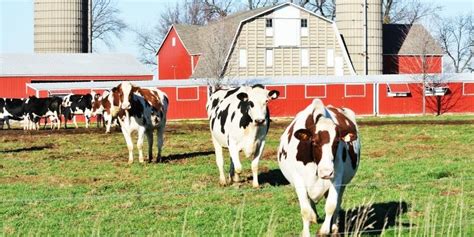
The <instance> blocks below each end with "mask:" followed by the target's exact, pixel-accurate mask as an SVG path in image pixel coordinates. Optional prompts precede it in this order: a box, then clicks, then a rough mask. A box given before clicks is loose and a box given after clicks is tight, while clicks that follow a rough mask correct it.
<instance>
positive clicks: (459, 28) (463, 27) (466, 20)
mask: <svg viewBox="0 0 474 237" xmlns="http://www.w3.org/2000/svg"><path fill="white" fill-rule="evenodd" d="M472 16H473V15H472V13H468V14H466V15H459V16H456V17H454V18H447V19H441V22H440V24H439V26H438V30H437V35H438V40H439V42H440V43H441V46H442V47H443V50H444V51H445V53H446V55H447V56H448V58H449V59H450V63H449V64H450V66H451V67H450V68H449V69H451V70H453V71H454V72H456V73H460V72H466V71H470V70H472V68H471V66H470V65H471V62H472V58H473V54H474V52H473V51H472V49H471V45H472V44H473V40H474V39H473V38H472V37H473V35H474V27H473V19H472Z"/></svg>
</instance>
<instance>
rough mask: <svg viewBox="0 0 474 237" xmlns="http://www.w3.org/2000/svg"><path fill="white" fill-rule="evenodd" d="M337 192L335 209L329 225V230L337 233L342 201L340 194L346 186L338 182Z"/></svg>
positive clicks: (341, 194)
mask: <svg viewBox="0 0 474 237" xmlns="http://www.w3.org/2000/svg"><path fill="white" fill-rule="evenodd" d="M339 187H340V188H339V192H338V195H337V204H336V210H335V211H334V215H333V217H332V226H331V232H332V233H338V232H339V211H340V210H341V203H342V196H343V194H344V190H345V189H346V187H345V186H344V185H341V184H339Z"/></svg>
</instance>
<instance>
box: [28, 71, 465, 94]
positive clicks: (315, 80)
mask: <svg viewBox="0 0 474 237" xmlns="http://www.w3.org/2000/svg"><path fill="white" fill-rule="evenodd" d="M419 78H421V75H370V76H307V77H296V76H290V77H247V78H238V79H237V78H234V79H229V80H228V81H229V84H231V85H250V84H263V85H310V84H352V83H354V84H357V83H416V82H420V81H419ZM443 78H444V81H446V82H474V74H470V73H459V74H443ZM132 83H134V84H136V85H137V86H140V87H188V86H207V85H208V84H207V81H206V80H205V79H189V80H161V81H133V82H132ZM118 84H119V82H68V83H32V84H27V85H28V86H29V87H30V88H32V89H35V90H64V89H111V88H112V87H114V86H116V85H118Z"/></svg>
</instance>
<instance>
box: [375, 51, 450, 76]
mask: <svg viewBox="0 0 474 237" xmlns="http://www.w3.org/2000/svg"><path fill="white" fill-rule="evenodd" d="M422 59H423V57H421V56H403V55H401V56H399V55H384V56H383V73H384V74H416V73H441V72H442V57H441V56H427V57H425V60H426V63H423V60H422ZM423 68H424V69H423Z"/></svg>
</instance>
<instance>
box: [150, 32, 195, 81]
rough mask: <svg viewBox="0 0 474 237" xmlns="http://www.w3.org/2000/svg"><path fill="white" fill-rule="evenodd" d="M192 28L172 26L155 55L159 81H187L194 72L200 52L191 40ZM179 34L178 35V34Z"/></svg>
mask: <svg viewBox="0 0 474 237" xmlns="http://www.w3.org/2000/svg"><path fill="white" fill-rule="evenodd" d="M193 29H194V27H193V26H187V25H173V26H171V27H170V29H169V31H168V33H167V34H166V37H165V39H164V40H163V43H162V44H161V45H160V48H159V49H158V51H157V53H156V57H157V61H158V77H159V78H160V80H169V79H187V78H190V77H191V75H192V74H193V72H194V68H195V66H196V65H197V63H198V60H199V55H200V53H201V52H200V50H199V48H198V46H197V45H196V44H195V43H193V42H196V41H195V40H192V38H193V37H195V32H194V30H193ZM178 32H179V34H178Z"/></svg>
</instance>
